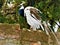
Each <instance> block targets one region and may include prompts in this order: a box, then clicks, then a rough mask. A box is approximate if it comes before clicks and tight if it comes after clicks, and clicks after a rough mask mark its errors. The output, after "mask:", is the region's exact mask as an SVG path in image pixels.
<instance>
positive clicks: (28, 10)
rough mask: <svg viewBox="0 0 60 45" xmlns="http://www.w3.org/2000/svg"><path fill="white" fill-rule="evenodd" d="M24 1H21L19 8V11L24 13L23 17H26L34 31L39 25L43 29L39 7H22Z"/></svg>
mask: <svg viewBox="0 0 60 45" xmlns="http://www.w3.org/2000/svg"><path fill="white" fill-rule="evenodd" d="M23 4H24V2H22V3H21V4H20V5H21V7H20V8H19V10H20V13H22V14H24V17H26V20H27V23H28V24H29V25H30V29H33V30H34V31H35V30H37V29H39V28H40V27H41V28H42V30H43V31H44V28H43V25H42V23H41V17H40V15H39V14H40V13H42V12H41V11H40V10H39V9H37V8H35V7H32V6H27V7H25V8H24V5H23Z"/></svg>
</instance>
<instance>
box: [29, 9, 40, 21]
mask: <svg viewBox="0 0 60 45" xmlns="http://www.w3.org/2000/svg"><path fill="white" fill-rule="evenodd" d="M30 13H31V14H34V16H35V17H36V18H37V19H38V20H40V19H41V17H40V15H39V12H38V10H36V9H34V8H30Z"/></svg>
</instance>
